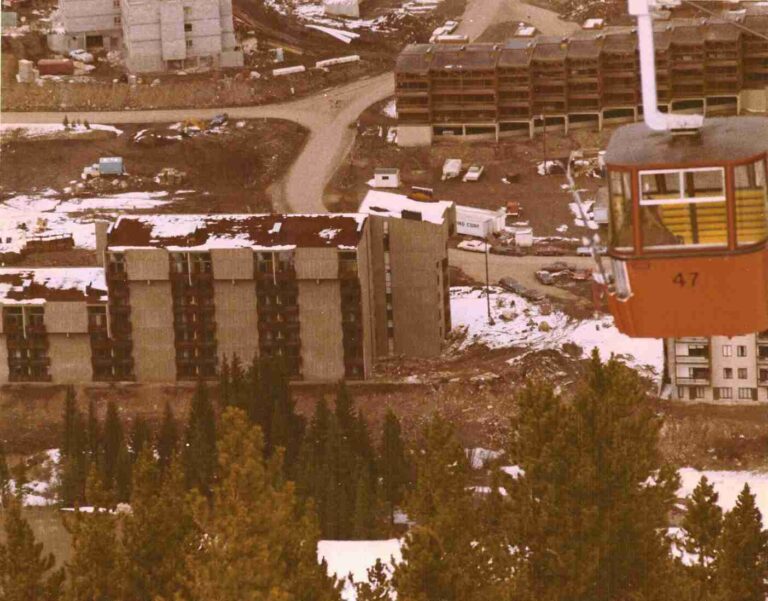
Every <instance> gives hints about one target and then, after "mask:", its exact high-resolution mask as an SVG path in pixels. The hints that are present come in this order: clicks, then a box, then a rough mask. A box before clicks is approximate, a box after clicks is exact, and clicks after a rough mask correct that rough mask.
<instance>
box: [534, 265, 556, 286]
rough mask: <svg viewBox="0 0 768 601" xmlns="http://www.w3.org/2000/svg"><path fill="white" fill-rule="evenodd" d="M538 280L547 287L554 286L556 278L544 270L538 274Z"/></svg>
mask: <svg viewBox="0 0 768 601" xmlns="http://www.w3.org/2000/svg"><path fill="white" fill-rule="evenodd" d="M536 279H537V280H538V281H539V282H540V283H542V284H544V285H545V286H552V285H553V284H554V283H555V276H553V275H552V274H551V273H549V272H548V271H544V270H543V269H540V270H539V271H537V272H536Z"/></svg>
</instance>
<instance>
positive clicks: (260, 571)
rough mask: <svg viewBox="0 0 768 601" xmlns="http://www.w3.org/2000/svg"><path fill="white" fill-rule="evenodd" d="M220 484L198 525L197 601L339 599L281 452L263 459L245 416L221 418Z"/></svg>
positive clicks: (234, 412) (199, 510) (192, 567)
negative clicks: (319, 559) (285, 474)
mask: <svg viewBox="0 0 768 601" xmlns="http://www.w3.org/2000/svg"><path fill="white" fill-rule="evenodd" d="M221 430H222V437H221V439H220V441H219V480H218V481H217V483H216V484H215V485H214V486H213V491H212V492H213V502H212V503H211V504H209V503H207V502H206V501H204V500H202V499H200V500H198V501H197V503H196V506H195V516H196V522H197V523H198V524H200V526H201V528H202V537H203V538H202V540H204V541H205V544H203V545H200V546H197V547H196V550H195V552H194V553H193V554H192V556H191V557H190V564H189V574H190V575H191V576H190V594H189V598H191V599H216V600H217V601H241V600H242V599H243V598H244V597H243V595H244V591H247V593H246V594H247V596H248V598H251V599H262V598H263V599H270V600H275V601H278V600H283V599H285V600H288V599H295V600H296V601H332V600H338V599H339V598H340V597H339V592H338V586H337V585H336V583H335V582H334V581H332V580H331V579H330V578H328V576H327V575H326V573H325V566H323V565H320V564H318V562H317V529H316V526H315V524H314V523H313V520H312V518H311V516H310V515H308V514H306V513H303V514H302V513H301V512H300V509H299V506H298V504H297V502H296V499H295V497H294V493H293V486H292V484H290V483H286V482H285V481H284V480H283V478H282V476H281V472H282V467H281V465H280V461H281V457H280V453H277V454H275V455H274V456H273V458H272V459H270V460H269V462H265V460H264V459H263V449H262V447H263V444H264V442H263V437H262V435H261V432H260V429H259V428H258V427H257V426H251V425H250V424H249V423H248V418H247V416H246V414H245V413H244V412H242V411H241V410H238V409H234V408H228V409H227V410H226V411H225V412H224V415H223V417H222V424H221Z"/></svg>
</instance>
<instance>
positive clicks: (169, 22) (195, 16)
mask: <svg viewBox="0 0 768 601" xmlns="http://www.w3.org/2000/svg"><path fill="white" fill-rule="evenodd" d="M121 6H122V17H123V40H124V45H125V49H126V66H127V68H128V70H129V71H132V72H136V73H143V72H153V71H164V70H167V69H184V68H191V67H197V66H207V67H233V66H241V65H242V64H243V63H242V52H241V51H240V50H238V49H237V47H236V40H235V34H234V25H233V22H232V2H231V0H216V1H212V0H183V1H182V0H122V2H121Z"/></svg>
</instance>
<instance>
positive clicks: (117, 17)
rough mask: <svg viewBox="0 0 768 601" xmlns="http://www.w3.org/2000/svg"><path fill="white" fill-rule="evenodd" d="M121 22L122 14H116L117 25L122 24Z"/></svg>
mask: <svg viewBox="0 0 768 601" xmlns="http://www.w3.org/2000/svg"><path fill="white" fill-rule="evenodd" d="M120 23H121V20H120V15H116V16H115V25H120Z"/></svg>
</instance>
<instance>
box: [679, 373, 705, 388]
mask: <svg viewBox="0 0 768 601" xmlns="http://www.w3.org/2000/svg"><path fill="white" fill-rule="evenodd" d="M675 383H676V384H677V385H678V386H709V385H710V383H711V382H710V377H709V375H707V376H706V377H698V378H676V379H675Z"/></svg>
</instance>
